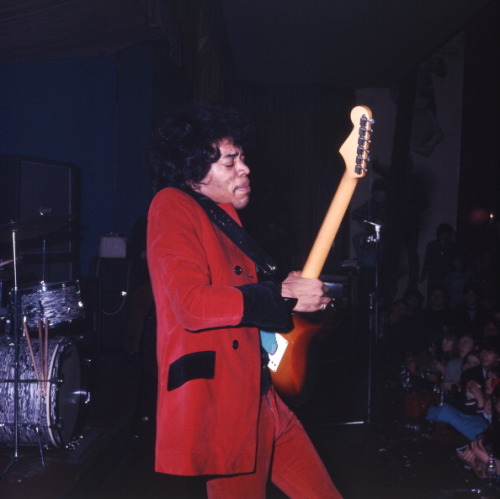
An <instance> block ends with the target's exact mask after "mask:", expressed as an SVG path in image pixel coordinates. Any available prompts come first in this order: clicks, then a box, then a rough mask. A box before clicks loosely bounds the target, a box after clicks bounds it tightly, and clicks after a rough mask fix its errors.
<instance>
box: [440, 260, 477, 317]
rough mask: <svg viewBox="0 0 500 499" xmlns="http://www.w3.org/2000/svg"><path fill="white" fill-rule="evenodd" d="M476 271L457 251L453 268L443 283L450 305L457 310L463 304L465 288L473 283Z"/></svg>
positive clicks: (452, 263) (452, 264)
mask: <svg viewBox="0 0 500 499" xmlns="http://www.w3.org/2000/svg"><path fill="white" fill-rule="evenodd" d="M473 276H474V271H473V269H472V268H471V267H470V265H469V264H468V262H467V258H466V256H465V254H464V253H463V252H460V251H457V252H456V253H455V255H454V256H453V259H452V261H451V267H450V270H449V271H448V273H447V275H446V276H445V278H444V281H443V287H444V289H445V291H446V294H447V296H448V301H449V305H450V307H451V308H455V307H457V306H458V305H460V303H462V300H463V297H464V292H465V287H466V286H467V285H468V284H469V283H470V282H471V280H472V278H473Z"/></svg>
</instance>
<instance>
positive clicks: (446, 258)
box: [420, 223, 457, 294]
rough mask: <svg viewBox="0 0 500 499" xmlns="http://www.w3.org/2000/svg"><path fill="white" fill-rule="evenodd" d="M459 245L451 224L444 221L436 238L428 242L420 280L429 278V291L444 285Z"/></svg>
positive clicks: (438, 229)
mask: <svg viewBox="0 0 500 499" xmlns="http://www.w3.org/2000/svg"><path fill="white" fill-rule="evenodd" d="M456 250H457V246H456V243H455V238H454V231H453V228H452V227H451V225H449V224H447V223H442V224H440V225H439V226H438V228H437V230H436V239H433V240H432V241H430V242H429V243H428V244H427V247H426V250H425V255H424V263H423V265H422V272H421V274H420V282H421V283H423V282H425V280H427V293H428V294H429V293H430V292H431V291H432V289H434V288H436V287H443V286H444V284H445V279H446V277H447V275H448V272H449V271H450V270H451V267H452V261H453V258H454V256H455V253H456Z"/></svg>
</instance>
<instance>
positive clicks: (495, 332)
mask: <svg viewBox="0 0 500 499" xmlns="http://www.w3.org/2000/svg"><path fill="white" fill-rule="evenodd" d="M499 336H500V328H499V325H498V323H497V321H496V320H494V319H493V318H492V319H490V320H488V322H486V324H485V325H484V326H483V329H482V331H481V335H480V337H481V338H492V337H496V338H498V337H499Z"/></svg>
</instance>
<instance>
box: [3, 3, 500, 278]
mask: <svg viewBox="0 0 500 499" xmlns="http://www.w3.org/2000/svg"><path fill="white" fill-rule="evenodd" d="M499 17H500V16H499V7H498V2H497V1H493V2H491V1H490V2H488V1H476V2H469V1H465V0H463V1H462V0H460V1H457V0H448V1H441V2H438V3H436V2H434V1H408V2H404V4H402V3H400V2H369V1H364V0H363V1H360V2H347V1H339V2H326V1H316V2H312V3H311V2H305V1H299V0H294V1H286V2H284V1H276V2H265V1H259V2H250V1H245V2H229V1H225V0H219V1H216V0H211V1H208V0H207V1H201V0H189V1H170V2H167V1H159V0H158V1H147V2H139V1H132V0H128V1H120V2H117V1H109V0H108V1H103V2H83V1H76V0H75V1H69V2H60V1H50V0H45V1H40V0H30V1H25V2H21V3H19V2H14V1H8V2H3V4H2V6H1V7H0V28H1V30H0V33H1V35H0V48H1V53H0V64H1V66H0V110H1V113H0V154H2V155H3V156H2V158H3V159H2V171H3V172H4V175H3V177H2V195H1V196H0V197H1V198H2V212H1V215H2V216H1V220H0V222H8V221H11V220H20V219H26V218H30V217H34V216H37V213H36V209H37V208H38V206H37V204H36V203H34V202H33V197H32V196H31V197H30V199H31V202H32V203H33V206H32V208H33V213H32V212H29V213H28V212H26V210H24V211H23V209H22V208H19V207H17V205H16V203H18V202H19V200H18V199H13V198H18V197H19V195H20V194H17V192H22V191H23V189H24V190H26V189H35V190H38V191H39V193H38V194H39V195H40V196H41V197H42V200H43V202H44V203H45V198H44V196H45V197H46V198H47V203H46V204H49V205H51V204H54V203H55V204H57V203H59V204H60V202H61V201H60V198H62V199H63V204H64V203H65V205H66V204H67V203H66V198H67V197H68V196H69V197H70V198H71V208H70V210H71V213H70V214H69V215H71V219H72V232H71V237H72V238H73V239H72V240H73V243H72V246H71V251H70V252H69V253H68V252H66V253H65V254H64V255H62V254H60V255H59V257H57V256H54V255H52V256H51V261H52V266H51V267H50V269H49V276H48V280H52V281H59V280H66V279H74V278H81V277H84V278H85V277H87V276H89V275H91V276H92V273H93V272H94V271H95V267H96V263H95V259H96V258H97V257H98V254H99V242H100V238H101V237H102V236H103V235H107V234H123V235H125V236H126V237H127V238H128V240H130V239H131V238H132V237H133V227H134V224H135V223H136V221H137V219H138V218H139V217H141V216H144V214H145V213H146V211H147V207H148V203H149V201H150V198H151V195H152V191H151V189H150V183H149V178H148V171H147V165H146V164H145V161H144V152H145V149H146V147H147V144H148V141H149V137H150V135H151V131H152V129H153V128H154V127H155V126H156V125H157V124H158V123H160V122H161V120H162V118H163V117H164V116H165V114H166V113H168V112H169V111H170V110H171V109H172V108H173V107H174V106H176V105H180V104H182V103H184V102H186V101H190V100H205V101H212V102H217V103H221V104H224V105H230V106H237V107H239V108H241V109H242V110H243V111H244V112H246V113H247V114H248V115H250V117H251V118H252V119H253V120H254V121H255V123H256V124H257V125H258V127H257V128H258V130H259V134H258V136H257V140H256V144H255V149H254V150H252V151H250V152H249V156H250V160H249V161H250V163H251V165H252V169H253V172H252V176H253V180H252V181H253V183H254V187H255V189H254V194H253V200H252V203H251V205H250V207H249V209H248V210H247V212H246V213H244V215H243V216H244V217H245V219H246V222H247V225H248V227H249V228H250V230H251V231H252V232H253V233H254V235H255V236H256V237H258V239H260V240H261V241H262V242H263V244H264V245H265V246H266V247H267V248H268V250H269V251H270V252H272V253H273V254H274V256H275V257H276V258H277V259H278V260H279V261H280V263H282V265H283V269H284V270H285V269H288V268H289V267H293V268H300V267H301V265H302V264H303V262H304V260H305V257H306V255H307V251H308V249H309V247H310V245H311V243H312V240H313V238H314V235H315V233H316V231H317V228H318V225H319V223H320V221H321V219H322V217H323V213H324V210H325V207H326V206H327V203H328V202H329V200H330V197H331V192H332V186H335V184H336V182H337V181H338V179H339V178H340V175H341V174H342V171H343V165H342V162H341V160H340V158H339V156H338V153H337V150H338V147H339V145H340V144H341V142H342V141H343V140H344V138H345V137H346V135H347V133H348V132H349V127H350V122H349V111H350V109H351V107H352V106H353V105H354V104H355V103H356V92H357V91H358V90H360V89H364V88H380V89H387V88H392V87H394V86H398V87H399V88H400V89H401V90H402V91H401V92H400V98H399V100H398V102H397V116H396V125H395V136H394V145H393V152H392V159H393V160H394V161H393V163H394V164H395V165H398V164H399V165H401V163H402V162H401V161H399V160H400V159H401V158H404V157H405V155H406V154H407V150H408V140H409V137H408V136H409V128H410V126H411V120H412V112H411V109H412V107H413V106H412V102H413V98H414V88H415V81H416V77H417V76H416V74H417V68H418V66H419V64H420V63H421V62H422V61H424V60H426V58H428V57H429V56H430V55H431V54H432V53H433V52H434V51H436V50H438V49H439V48H440V47H441V46H443V44H445V43H446V42H447V41H448V40H449V39H450V38H451V37H453V36H455V35H457V33H462V32H463V33H464V51H465V52H464V54H465V61H464V66H465V67H464V92H463V103H462V105H463V120H462V124H461V127H462V141H461V144H460V145H459V146H458V145H457V147H460V148H461V164H460V165H453V174H456V172H459V175H460V180H459V192H458V193H457V196H458V206H459V207H460V208H459V210H458V212H457V218H456V226H457V228H458V230H459V233H460V234H461V235H462V237H463V238H467V237H468V235H469V232H471V233H472V234H473V237H472V240H473V241H474V240H476V236H477V234H475V233H474V231H476V232H477V228H476V227H471V226H470V224H469V223H468V216H469V213H470V209H471V206H473V205H475V204H478V203H483V204H484V205H485V206H488V209H489V210H490V211H492V212H494V213H495V214H496V212H497V210H498V190H499V180H498V177H499V176H498V153H497V150H496V137H497V136H498V130H499V128H500V126H499V124H498V119H497V113H498V109H499V106H498V100H499V97H498V92H497V88H498V84H499V79H500V76H499V70H498V67H499V56H498V53H499V51H498V47H499V34H498V30H497V29H496V28H497V25H498V20H499ZM22 158H28V159H30V158H31V159H33V158H34V159H35V162H39V163H40V165H41V169H42V170H43V171H44V172H45V171H46V172H47V175H45V174H42V175H41V177H42V178H43V179H44V181H43V182H39V179H37V178H33V176H29V178H28V180H26V181H24V183H23V185H19V181H17V182H18V184H16V185H11V184H12V182H13V181H11V180H10V177H9V175H8V174H7V170H6V168H12V167H11V166H10V167H9V166H6V165H10V164H12V162H14V163H15V162H16V161H17V162H19V161H22ZM44 163H47V165H46V167H45V168H43V164H44ZM54 163H55V164H59V163H62V164H65V165H68V166H67V167H68V168H69V169H71V171H72V172H73V173H72V174H71V177H72V180H71V184H70V186H69V187H68V189H70V192H69V193H68V192H66V188H65V187H64V188H63V187H61V186H60V184H58V183H57V182H54V181H53V180H52V177H51V175H50V171H51V170H53V168H50V165H52V166H53V165H54ZM394 168H402V167H401V166H399V167H398V166H395V167H394ZM16 171H17V170H16ZM395 173H396V175H395V177H398V178H399V179H400V181H401V182H402V183H404V181H405V175H406V172H405V171H404V169H402V170H401V171H399V172H395ZM26 182H28V184H30V185H26ZM14 183H15V182H14ZM396 188H397V186H396ZM40 193H43V194H40ZM452 194H453V193H452ZM56 199H59V200H58V201H56ZM49 200H52V201H49ZM401 202H404V200H403V201H396V202H395V205H394V213H396V214H397V213H398V210H399V209H400V206H399V205H398V203H401ZM13 205H16V207H15V208H14V209H13ZM54 213H55V212H54ZM60 214H61V215H66V214H65V213H60ZM273 227H279V228H280V229H279V231H275V232H274V233H273ZM280 231H281V232H280ZM5 234H6V230H5V226H4V230H3V234H2V241H5V238H6V235H5ZM8 236H9V234H8V233H7V239H8ZM58 237H59V239H57V238H58ZM60 239H61V234H60V233H58V234H51V235H50V237H48V238H47V242H48V245H49V247H50V248H51V249H50V252H51V253H54V251H53V249H52V248H53V247H56V248H58V247H60V245H61V244H64V240H63V243H61V240H60ZM469 239H471V238H469ZM26 244H27V243H26ZM41 244H42V242H41V240H40V238H39V239H36V240H31V241H30V243H29V246H30V248H29V249H27V250H25V253H28V254H29V253H40V248H41ZM2 248H3V250H2V254H1V257H2V258H3V259H8V258H9V257H10V253H11V251H10V248H9V246H8V245H5V244H3V246H2ZM56 253H57V251H56ZM348 257H349V233H348V228H347V227H344V226H343V227H342V229H341V232H340V234H339V237H338V240H337V243H336V254H335V257H334V258H335V259H336V260H337V261H338V260H342V259H344V258H348ZM29 262H30V260H29V258H28V257H25V258H24V263H25V266H27V265H28V263H29ZM61 262H62V263H61ZM68 262H69V265H68ZM336 263H337V262H336V261H334V262H329V263H328V264H327V268H326V271H327V272H331V271H335V270H336V268H335V265H336ZM29 270H30V272H28V277H27V279H28V278H29V279H30V280H34V281H37V280H39V279H41V277H39V276H40V272H41V270H40V266H39V264H38V267H37V266H35V267H31V268H30V269H29Z"/></svg>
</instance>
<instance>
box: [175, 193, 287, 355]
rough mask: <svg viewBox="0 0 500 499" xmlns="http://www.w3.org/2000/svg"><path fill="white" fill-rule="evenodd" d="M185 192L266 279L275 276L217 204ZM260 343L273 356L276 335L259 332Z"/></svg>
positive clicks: (273, 265)
mask: <svg viewBox="0 0 500 499" xmlns="http://www.w3.org/2000/svg"><path fill="white" fill-rule="evenodd" d="M185 192H187V193H188V194H189V195H190V196H192V197H193V198H194V199H195V200H196V201H197V202H198V203H199V205H200V206H201V207H202V208H203V209H204V210H205V212H206V214H207V215H208V218H210V220H211V221H212V223H214V224H215V225H216V226H217V227H219V229H220V230H222V232H224V234H225V235H226V236H227V237H228V238H229V239H231V241H232V242H233V243H234V244H235V245H236V246H238V248H240V250H241V251H243V253H245V255H247V256H248V257H249V258H250V259H251V260H252V261H253V262H254V263H255V265H256V266H257V269H258V270H260V271H261V272H263V273H264V274H266V275H267V276H268V277H273V276H274V275H275V274H276V271H277V265H276V263H275V262H274V260H273V259H272V258H271V257H270V256H269V255H267V254H266V253H265V252H264V250H263V249H262V248H261V247H260V246H259V245H258V244H257V243H256V241H255V240H254V239H253V238H252V237H251V236H250V235H249V234H248V233H247V232H246V231H245V230H244V229H243V227H241V225H239V224H238V223H237V222H236V221H235V220H233V219H232V218H231V217H230V216H229V215H228V214H227V213H226V212H225V211H224V210H223V209H222V208H220V207H219V206H217V203H215V202H214V201H212V200H211V199H210V198H208V197H207V196H204V195H203V194H200V193H199V192H196V191H193V190H192V189H185ZM260 341H261V345H262V348H263V349H264V350H265V351H266V352H267V353H268V354H270V355H273V354H274V353H275V352H276V350H277V349H278V341H277V339H276V334H275V333H274V332H272V331H264V330H260Z"/></svg>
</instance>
